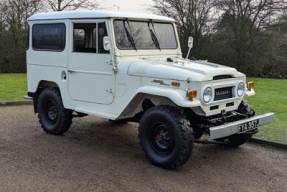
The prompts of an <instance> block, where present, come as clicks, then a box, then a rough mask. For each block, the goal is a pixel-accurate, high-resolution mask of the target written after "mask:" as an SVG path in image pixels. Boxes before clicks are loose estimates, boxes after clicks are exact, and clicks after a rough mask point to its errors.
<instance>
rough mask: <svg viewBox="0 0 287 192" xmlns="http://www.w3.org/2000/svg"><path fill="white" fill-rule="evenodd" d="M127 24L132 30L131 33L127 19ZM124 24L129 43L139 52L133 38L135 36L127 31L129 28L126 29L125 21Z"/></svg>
mask: <svg viewBox="0 0 287 192" xmlns="http://www.w3.org/2000/svg"><path fill="white" fill-rule="evenodd" d="M126 22H127V23H128V26H129V29H130V31H131V27H130V23H129V20H128V19H126ZM123 23H124V27H125V31H126V34H127V37H128V40H129V42H130V43H131V45H132V47H133V48H134V49H135V50H136V51H138V50H137V48H136V43H135V41H134V38H133V36H132V35H131V33H130V32H129V31H128V29H127V27H126V25H125V21H123Z"/></svg>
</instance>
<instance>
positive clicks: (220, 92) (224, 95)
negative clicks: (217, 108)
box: [214, 87, 232, 101]
mask: <svg viewBox="0 0 287 192" xmlns="http://www.w3.org/2000/svg"><path fill="white" fill-rule="evenodd" d="M229 98H232V87H224V88H219V89H215V96H214V101H219V100H223V99H229Z"/></svg>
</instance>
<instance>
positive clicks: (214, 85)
mask: <svg viewBox="0 0 287 192" xmlns="http://www.w3.org/2000/svg"><path fill="white" fill-rule="evenodd" d="M240 83H244V82H243V81H242V80H236V81H227V82H221V83H211V84H206V85H204V86H203V87H202V89H201V93H200V101H201V103H202V105H204V106H207V105H211V104H215V103H222V102H227V101H232V100H237V99H242V98H243V96H244V94H243V95H242V96H241V97H239V96H238V95H237V87H238V85H239V84H240ZM244 86H245V83H244ZM207 87H210V88H211V89H212V99H211V101H210V102H208V103H205V102H204V99H203V93H204V90H205V89H206V88H207ZM224 87H232V95H233V97H232V98H228V99H222V100H219V101H214V97H215V89H218V88H224Z"/></svg>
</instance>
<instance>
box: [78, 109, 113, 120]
mask: <svg viewBox="0 0 287 192" xmlns="http://www.w3.org/2000/svg"><path fill="white" fill-rule="evenodd" d="M75 111H76V112H79V113H84V114H88V115H94V116H98V117H103V118H106V119H111V120H116V119H117V118H118V116H117V115H115V114H110V113H103V112H98V111H89V110H84V109H78V108H76V109H75Z"/></svg>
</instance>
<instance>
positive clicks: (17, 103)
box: [0, 101, 33, 107]
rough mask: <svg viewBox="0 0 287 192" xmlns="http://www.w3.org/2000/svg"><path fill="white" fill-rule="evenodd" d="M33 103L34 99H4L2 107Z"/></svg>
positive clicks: (1, 103) (0, 103)
mask: <svg viewBox="0 0 287 192" xmlns="http://www.w3.org/2000/svg"><path fill="white" fill-rule="evenodd" d="M32 104H33V101H4V102H0V107H5V106H20V105H32Z"/></svg>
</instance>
